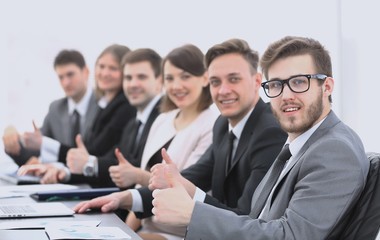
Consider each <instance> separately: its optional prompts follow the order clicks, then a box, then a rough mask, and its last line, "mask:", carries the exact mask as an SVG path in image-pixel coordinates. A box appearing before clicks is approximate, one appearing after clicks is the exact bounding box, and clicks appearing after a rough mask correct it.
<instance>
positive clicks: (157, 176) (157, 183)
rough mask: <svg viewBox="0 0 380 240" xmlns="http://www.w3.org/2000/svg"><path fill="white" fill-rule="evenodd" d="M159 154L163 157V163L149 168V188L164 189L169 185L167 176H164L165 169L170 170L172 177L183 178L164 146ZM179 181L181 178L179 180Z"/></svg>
mask: <svg viewBox="0 0 380 240" xmlns="http://www.w3.org/2000/svg"><path fill="white" fill-rule="evenodd" d="M161 155H162V158H163V160H164V161H163V163H159V164H156V165H154V166H153V167H152V168H151V169H150V172H151V175H150V179H149V189H150V190H154V189H165V188H168V187H170V185H169V183H168V181H167V177H166V176H165V171H170V172H171V174H172V175H173V177H175V178H177V179H181V178H183V177H182V176H181V174H180V173H179V170H178V168H177V166H176V165H175V163H174V162H173V160H172V159H171V158H170V156H169V155H168V153H167V152H166V150H165V148H163V149H162V150H161ZM179 181H181V180H179Z"/></svg>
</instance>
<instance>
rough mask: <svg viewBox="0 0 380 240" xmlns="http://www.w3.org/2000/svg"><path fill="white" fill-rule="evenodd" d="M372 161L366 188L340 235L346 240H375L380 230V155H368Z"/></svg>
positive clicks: (370, 153) (340, 237) (371, 153)
mask: <svg viewBox="0 0 380 240" xmlns="http://www.w3.org/2000/svg"><path fill="white" fill-rule="evenodd" d="M367 157H368V160H369V161H370V167H369V172H368V176H367V182H366V185H365V188H364V190H363V192H362V194H361V195H360V198H359V200H358V202H357V203H356V205H355V207H354V208H353V210H352V211H351V213H350V214H349V216H348V218H349V220H348V222H347V225H346V227H345V229H344V230H343V232H342V233H341V234H340V236H339V239H342V240H343V239H344V240H359V239H365V240H375V239H376V236H377V234H378V233H379V228H380V154H379V153H373V152H369V153H367Z"/></svg>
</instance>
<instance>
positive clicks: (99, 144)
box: [58, 91, 136, 163]
mask: <svg viewBox="0 0 380 240" xmlns="http://www.w3.org/2000/svg"><path fill="white" fill-rule="evenodd" d="M135 116H136V108H135V107H133V106H131V105H130V104H129V102H128V99H127V98H126V97H125V95H124V93H123V91H120V92H119V93H118V94H117V95H116V96H115V98H114V99H112V101H111V102H110V103H109V104H108V105H107V107H106V108H104V109H102V110H100V111H99V112H98V115H97V116H96V118H95V121H94V124H93V126H92V128H91V131H90V133H89V136H88V138H87V141H84V144H85V146H86V148H87V151H88V153H89V154H91V155H94V156H102V155H104V154H106V153H107V152H108V151H109V150H110V149H112V147H113V146H115V145H116V144H117V143H118V142H119V141H120V139H121V136H122V130H123V128H124V126H125V124H126V123H128V122H129V121H130V120H131V119H134V118H135ZM70 148H71V147H70V146H68V145H63V144H62V145H61V147H60V150H59V156H58V160H59V161H60V162H63V163H66V155H67V152H68V151H69V149H70Z"/></svg>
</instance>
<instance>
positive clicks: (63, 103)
mask: <svg viewBox="0 0 380 240" xmlns="http://www.w3.org/2000/svg"><path fill="white" fill-rule="evenodd" d="M67 101H68V99H67V97H63V98H60V99H56V100H54V101H52V102H51V103H50V106H49V110H58V109H61V108H62V107H67V104H68V102H67Z"/></svg>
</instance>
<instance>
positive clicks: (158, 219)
mask: <svg viewBox="0 0 380 240" xmlns="http://www.w3.org/2000/svg"><path fill="white" fill-rule="evenodd" d="M109 57H110V58H111V59H108V60H109V61H111V60H115V58H112V57H111V56H109ZM103 58H104V56H103ZM100 59H102V55H101V56H100V57H99V59H98V61H97V63H96V69H97V68H99V70H101V69H103V70H104V68H106V66H107V64H106V63H103V65H101V64H100V63H101V61H100ZM330 61H331V60H330V57H329V55H328V52H327V51H326V50H325V49H324V47H323V46H322V45H321V44H320V43H319V42H318V41H316V40H313V39H309V38H302V37H286V38H284V39H281V40H280V41H278V42H275V43H274V44H272V45H270V46H269V47H268V49H267V51H266V52H265V53H264V56H263V58H262V60H261V68H262V71H263V74H264V76H265V77H266V79H267V80H269V81H267V82H264V83H262V74H261V73H259V72H258V65H259V56H258V53H257V52H256V51H254V50H252V49H251V48H250V47H249V45H248V44H247V42H245V41H244V40H241V39H231V40H228V41H226V42H223V43H221V44H217V45H215V46H213V47H212V48H210V49H209V50H208V52H207V54H206V56H204V55H203V53H202V52H201V51H200V50H199V49H198V48H197V47H196V46H194V45H185V46H182V47H179V48H175V49H174V50H172V51H171V52H170V53H169V54H168V55H167V56H166V57H165V58H164V59H163V60H161V58H160V56H159V55H158V54H157V53H156V52H155V51H154V50H152V49H137V50H134V51H130V52H128V53H127V54H125V55H124V57H122V59H121V60H120V64H119V66H118V68H115V69H116V70H118V71H119V75H120V77H119V79H120V82H121V83H120V85H119V86H120V87H121V86H122V88H123V90H124V95H125V97H126V99H128V100H127V102H128V104H129V105H131V106H133V107H134V108H135V109H136V111H137V113H136V117H130V119H134V120H130V119H127V117H125V118H123V119H122V120H123V121H124V124H126V126H125V127H124V129H123V130H119V132H120V133H122V134H120V136H119V139H118V140H115V142H113V144H110V145H112V146H111V147H109V149H108V151H105V152H102V153H99V152H97V153H95V151H96V150H94V149H92V150H91V146H92V143H91V142H92V141H93V140H92V139H94V140H95V139H96V136H98V135H99V133H95V129H96V123H97V121H98V119H99V118H100V116H101V113H102V112H104V109H106V108H107V107H108V106H109V105H107V107H105V108H104V109H103V110H102V111H100V113H99V114H98V115H97V116H96V117H95V118H94V121H93V123H92V128H91V130H90V134H89V135H90V137H91V138H90V139H88V140H87V141H86V140H84V141H83V142H82V139H81V137H80V136H81V135H83V133H82V132H81V135H77V136H76V138H75V143H76V146H75V147H74V148H71V149H70V150H69V147H68V146H66V145H64V144H62V143H61V144H60V147H59V148H58V147H57V146H56V147H55V150H56V151H55V152H54V153H58V154H56V155H55V157H51V158H47V159H48V160H45V159H44V155H43V154H42V153H43V150H42V148H43V147H44V146H45V145H48V144H45V142H44V139H45V133H44V132H43V129H44V127H42V129H41V131H40V130H38V129H36V130H35V132H33V133H25V134H24V135H23V136H22V137H20V135H18V134H16V135H17V136H18V138H19V139H17V140H14V139H16V137H13V141H10V140H9V141H8V140H7V141H6V139H5V138H6V136H4V143H5V144H6V145H7V144H8V143H9V146H11V147H7V146H6V148H5V149H6V150H7V149H12V150H15V149H16V150H19V151H8V153H10V154H11V155H12V156H14V159H15V161H16V162H18V163H19V165H23V166H22V167H21V168H20V174H24V173H31V172H32V173H38V174H42V175H43V179H44V180H43V181H44V182H47V183H48V182H56V181H63V182H68V183H78V182H86V183H90V184H91V185H92V186H111V185H113V184H114V185H116V186H118V187H120V188H121V190H122V191H120V192H118V193H114V194H111V195H108V196H104V197H99V198H95V199H92V200H90V201H86V202H82V203H80V204H78V206H76V207H75V210H76V211H77V212H79V213H82V212H85V211H86V210H87V209H89V208H101V210H102V211H105V212H107V211H114V210H116V209H128V210H131V212H130V214H128V217H127V219H126V221H127V224H128V225H129V226H130V227H131V228H132V229H134V230H136V231H138V233H139V234H140V236H141V237H143V238H144V239H182V238H184V237H185V238H186V239H252V238H257V239H327V238H330V239H335V238H337V236H339V233H340V232H341V231H342V229H343V225H344V224H343V223H344V222H345V216H346V215H347V214H348V212H349V210H350V209H351V208H352V207H353V206H354V204H355V202H356V200H357V199H358V197H359V195H360V193H361V191H362V189H363V188H364V184H365V178H366V175H367V172H368V166H369V163H368V160H367V158H366V156H365V152H364V148H363V145H362V143H361V141H360V139H359V137H358V136H357V135H356V134H355V133H354V132H353V131H352V130H351V129H349V128H348V127H347V126H346V125H344V124H343V123H342V122H341V121H340V120H339V119H338V118H337V117H336V116H335V114H334V113H333V111H332V110H331V94H332V91H333V87H334V80H333V78H332V70H331V62H330ZM105 62H107V61H105ZM114 62H115V61H114ZM98 65H99V66H98ZM56 70H57V67H56ZM206 70H207V71H206ZM161 71H162V73H161ZM58 75H59V74H58ZM68 75H69V74H68ZM100 75H101V74H99V77H98V78H99V79H97V82H98V81H99V83H98V86H99V88H100V86H101V84H100V82H101V81H100V79H101V77H100ZM115 75H116V74H115ZM59 76H60V75H59ZM96 76H97V74H96ZM60 78H61V77H60ZM104 78H105V79H108V78H106V77H104ZM115 78H116V77H115ZM312 80H313V81H312ZM314 80H316V81H314ZM63 82H64V81H62V79H61V83H63ZM105 82H107V81H105ZM104 85H106V84H104ZM162 85H163V88H164V92H165V94H162V92H163V91H162ZM285 85H287V87H285ZM261 87H263V89H264V91H265V94H266V95H267V96H268V97H269V98H271V104H270V105H269V104H268V103H264V102H263V100H262V99H261V98H260V96H259V90H260V88H261ZM66 101H67V100H66ZM212 101H213V102H214V104H215V105H216V106H217V108H218V110H219V112H218V111H215V109H212V108H210V105H211V103H212ZM67 102H70V100H68V101H67ZM68 105H69V106H70V104H68ZM74 105H75V104H74ZM68 109H70V107H69V108H68ZM66 111H67V110H66ZM127 111H128V112H129V114H131V112H132V111H131V110H127ZM159 113H160V114H159ZM219 113H220V116H218V115H219ZM66 114H67V112H66ZM133 114H134V113H133ZM48 116H49V115H48ZM112 116H114V115H112ZM115 117H116V116H115ZM73 122H75V121H73ZM103 123H104V122H103ZM106 123H108V121H106ZM44 125H45V124H44ZM72 126H75V124H73V125H72ZM111 126H114V125H111ZM280 126H281V127H280ZM71 128H75V127H71ZM67 129H70V127H69V126H68V127H67ZM102 130H104V128H102ZM105 131H107V130H105ZM106 133H109V131H107V132H106ZM36 135H37V138H39V139H40V140H38V142H39V143H41V142H42V144H40V145H41V150H40V155H39V158H38V159H35V158H29V159H28V161H26V162H25V161H23V162H22V161H17V160H16V159H17V156H21V155H23V154H20V153H21V152H23V151H24V148H26V149H28V148H29V149H30V148H31V145H33V144H31V142H33V141H34V140H30V139H32V138H34V137H35V136H36ZM42 135H44V137H42ZM73 136H75V135H74V134H72V135H71V137H73ZM83 136H84V135H83ZM20 138H22V140H20ZM41 139H42V140H41ZM84 139H86V138H84ZM103 141H110V140H108V139H107V140H105V139H104V140H103ZM15 142H16V143H22V144H19V145H20V146H18V147H13V146H12V144H13V145H15ZM36 142H37V141H36ZM107 143H108V142H107ZM285 143H286V144H285ZM284 144H285V146H286V147H284V148H283V146H284ZM52 145H53V144H52ZM67 145H69V144H67ZM100 145H102V144H100ZM71 146H73V142H71ZM20 149H21V150H20ZM32 149H34V150H36V149H37V148H32ZM280 151H281V153H280ZM48 152H49V153H51V152H53V151H51V150H49V151H48ZM284 152H286V153H284ZM66 153H67V154H66ZM279 153H280V154H279ZM50 155H52V154H50ZM277 156H278V157H277ZM276 157H277V158H276ZM162 159H164V161H163V160H162ZM36 162H40V163H42V164H33V163H36ZM52 162H61V163H64V164H65V166H66V167H57V165H56V164H51V163H52ZM273 162H275V164H273V166H272V163H273ZM25 163H26V164H25ZM281 164H282V165H281ZM284 164H286V165H285V167H284ZM271 166H272V168H271ZM268 169H271V170H270V171H269V172H268ZM278 169H279V170H278ZM267 172H268V174H267ZM347 172H350V173H352V174H350V175H348V174H347ZM279 174H281V175H280V176H278V175H279ZM273 175H275V177H273ZM273 178H274V180H273ZM262 179H264V180H263V181H261V180H262ZM124 189H125V190H124ZM152 213H154V215H155V217H153V218H152ZM136 216H137V217H138V218H143V219H144V220H143V221H142V222H140V221H138V220H137V218H136ZM322 216H323V217H322ZM226 219H228V220H226ZM230 219H231V220H230ZM227 221H228V223H227ZM230 221H232V223H230Z"/></svg>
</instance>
